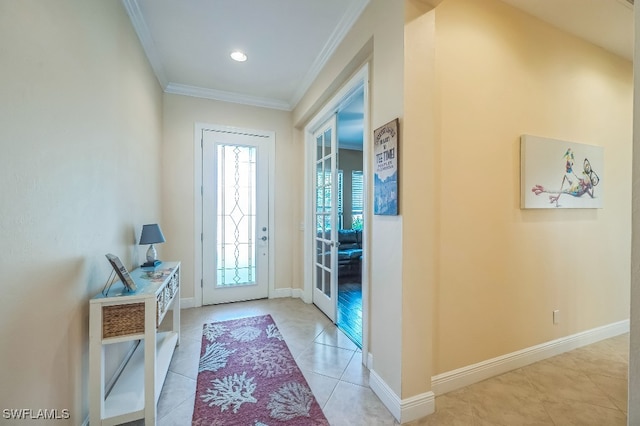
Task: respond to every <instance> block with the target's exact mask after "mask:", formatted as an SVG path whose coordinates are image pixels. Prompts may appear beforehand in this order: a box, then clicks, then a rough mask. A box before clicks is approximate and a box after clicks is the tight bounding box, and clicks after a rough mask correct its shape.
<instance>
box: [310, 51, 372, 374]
mask: <svg viewBox="0 0 640 426" xmlns="http://www.w3.org/2000/svg"><path fill="white" fill-rule="evenodd" d="M360 87H363V88H364V121H363V130H364V131H363V141H362V149H363V151H362V160H363V161H362V175H363V181H364V187H365V188H366V191H365V192H364V194H363V195H364V218H365V220H364V232H363V233H362V357H363V363H365V364H367V359H366V357H367V354H368V353H369V337H368V336H369V333H368V330H369V253H370V251H369V235H370V232H371V220H372V217H371V209H370V207H369V204H370V201H369V200H370V192H371V188H370V180H369V170H370V164H369V163H370V158H371V152H370V151H371V148H370V146H369V145H370V144H369V138H370V133H371V132H370V124H369V123H370V119H369V115H370V111H369V64H368V63H367V64H365V65H364V66H363V67H362V68H360V70H359V71H358V72H357V73H356V74H355V75H354V76H353V77H352V78H351V79H350V80H349V81H348V82H347V83H346V84H345V85H344V86H343V87H342V89H340V90H339V91H338V92H337V93H336V94H335V95H334V96H333V97H332V98H331V99H330V100H329V102H327V104H326V105H325V106H324V108H322V109H321V110H320V111H319V112H318V113H317V114H316V115H315V116H314V117H313V118H312V119H311V121H309V123H308V124H307V125H306V126H305V128H304V135H305V143H304V158H305V167H304V182H305V187H304V188H305V189H304V290H303V295H302V297H303V300H304V301H305V302H306V303H312V302H313V274H314V273H315V272H314V270H313V267H314V266H315V249H314V248H315V228H314V213H315V212H314V211H313V208H312V207H313V205H314V200H313V197H314V196H315V191H314V190H313V184H314V179H315V173H314V170H315V157H316V150H315V146H316V141H315V139H314V137H313V134H314V132H315V131H316V130H317V129H318V128H319V127H320V126H321V125H322V124H324V123H325V122H326V121H327V120H328V119H329V117H330V116H331V115H332V114H335V113H336V112H338V110H340V108H341V107H342V106H343V105H346V104H347V103H348V102H349V101H350V100H351V97H352V96H353V94H354V93H355V92H356V91H357V90H358V89H359V88H360ZM336 296H337V295H336Z"/></svg>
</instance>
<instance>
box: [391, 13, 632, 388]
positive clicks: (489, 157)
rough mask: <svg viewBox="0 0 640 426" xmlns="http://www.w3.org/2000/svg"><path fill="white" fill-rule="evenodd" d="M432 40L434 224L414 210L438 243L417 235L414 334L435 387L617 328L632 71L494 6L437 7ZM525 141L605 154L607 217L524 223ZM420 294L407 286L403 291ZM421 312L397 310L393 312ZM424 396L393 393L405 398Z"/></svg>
mask: <svg viewBox="0 0 640 426" xmlns="http://www.w3.org/2000/svg"><path fill="white" fill-rule="evenodd" d="M425 25H430V24H428V23H425ZM435 26H436V33H435V34H436V35H435V65H434V68H432V69H434V70H435V73H436V74H435V87H436V93H435V94H434V99H435V101H436V102H437V108H436V111H435V113H434V115H433V116H434V117H435V119H436V127H435V129H434V131H435V139H434V146H432V147H426V148H424V152H425V153H426V154H431V155H434V156H435V164H436V166H435V167H434V170H435V173H436V177H435V179H436V184H437V188H435V195H434V196H435V197H436V198H435V200H434V204H435V206H436V208H437V210H436V211H435V213H434V212H433V211H432V203H430V202H428V203H425V204H424V205H423V206H420V205H419V204H415V207H416V208H417V209H419V210H418V211H421V210H423V213H424V217H426V218H429V220H430V221H431V224H430V225H431V226H429V225H428V226H427V227H428V228H429V229H431V230H434V231H435V232H434V234H433V236H432V235H430V234H428V233H426V230H423V231H422V232H424V235H422V237H424V239H425V240H427V241H431V240H432V239H435V241H436V253H435V256H434V258H435V260H436V262H437V263H436V265H434V269H433V273H434V274H435V277H434V283H435V285H434V288H433V291H434V295H433V297H434V301H435V310H434V312H433V314H434V315H435V319H434V327H433V331H432V330H431V328H430V321H431V319H430V318H427V317H426V316H425V317H423V321H424V323H423V324H424V327H422V333H423V335H424V338H425V339H429V338H430V336H432V338H433V351H434V352H433V374H439V373H443V372H447V371H451V370H453V369H456V368H459V367H463V366H467V365H470V364H473V363H476V362H480V361H483V360H487V359H490V358H493V357H496V356H499V355H502V354H506V353H510V352H513V351H516V350H519V349H523V348H526V347H530V346H533V345H536V344H539V343H543V342H547V341H550V340H553V339H556V338H560V337H563V336H568V335H571V334H574V333H577V332H580V331H583V330H588V329H592V328H595V327H598V326H602V325H606V324H610V323H613V322H617V321H621V320H624V319H627V318H628V317H629V283H630V277H629V271H630V234H629V229H630V225H631V197H630V195H631V179H630V178H631V151H632V150H631V130H632V90H633V85H632V64H631V63H630V62H628V61H626V60H624V59H621V58H619V57H617V56H614V55H612V54H609V53H607V52H605V51H603V50H602V49H600V48H597V47H594V46H592V45H590V44H588V43H586V42H584V41H581V40H579V39H577V38H575V37H573V36H570V35H567V34H565V33H563V32H561V31H559V30H557V29H555V28H553V27H551V26H549V25H547V24H544V23H542V22H541V21H538V20H536V19H534V18H532V17H530V16H529V15H526V14H524V13H522V12H520V11H518V10H516V9H513V8H511V7H510V6H507V5H505V4H504V3H502V2H499V1H495V0H485V1H482V2H478V1H474V0H445V1H444V2H443V3H442V4H440V5H439V6H438V7H437V8H436V9H435ZM427 31H428V30H427ZM416 34H417V33H416ZM425 54H426V55H429V54H430V53H425ZM428 62H429V61H428V60H426V63H422V64H418V65H417V66H427V67H428V66H429V64H428ZM408 63H409V62H408ZM413 108H426V110H427V111H428V108H429V106H428V105H426V106H425V105H421V104H420V103H419V102H418V101H417V100H416V106H406V116H407V121H408V120H409V118H408V117H410V116H411V117H413V116H414V115H413V114H414V113H415V111H413ZM407 126H409V124H407ZM524 133H527V134H533V135H539V136H546V137H552V138H556V139H564V140H568V141H574V142H582V143H588V144H592V145H599V146H603V147H604V150H605V170H604V171H603V173H602V178H603V179H602V183H601V185H603V190H605V191H606V199H605V207H604V208H603V209H600V210H521V209H520V207H519V199H520V198H519V197H520V187H519V185H520V184H519V173H520V167H519V161H520V152H519V137H520V135H522V134H524ZM427 140H428V139H427ZM413 143H419V141H418V140H416V141H409V140H406V139H405V141H404V145H405V150H409V149H410V148H409V147H407V145H409V144H413ZM407 155H408V154H407ZM403 158H404V157H403ZM426 161H427V162H430V161H431V160H430V159H429V158H426ZM437 164H440V166H439V167H438V166H437ZM412 177H413V178H414V179H416V180H417V181H418V182H420V181H422V180H425V181H426V182H427V183H429V180H430V179H431V175H430V174H426V175H423V174H416V175H414V176H412ZM404 179H405V182H406V179H407V177H404ZM403 189H404V193H403V196H404V197H405V199H407V198H413V197H420V196H422V195H423V189H422V187H421V185H415V186H413V187H411V188H408V187H407V186H406V185H405V186H403ZM414 221H419V215H418V214H416V215H414V216H413V220H411V221H410V219H409V218H408V217H407V216H405V223H404V226H405V227H407V228H413V227H414V225H416V224H417V222H416V223H414ZM408 235H409V233H407V234H405V239H406V238H407V237H408ZM416 237H418V236H416ZM417 244H418V240H415V241H413V242H412V241H406V240H405V247H408V246H414V247H415V246H416V245H417ZM404 253H405V262H411V256H421V254H420V253H419V252H415V251H409V250H404ZM405 272H407V271H405ZM419 285H420V278H418V275H411V276H407V275H405V280H404V283H403V288H404V289H405V290H407V289H409V290H410V289H414V288H418V286H419ZM427 303H429V302H427ZM419 304H420V302H419V301H417V298H413V299H409V298H405V304H404V306H403V309H404V310H405V312H407V311H409V312H411V311H412V310H418V309H419V306H418V305H419ZM554 309H559V310H560V313H561V322H560V324H558V325H553V323H552V311H553V310H554ZM403 318H408V316H407V314H404V315H403ZM405 323H406V321H405ZM405 327H409V331H411V330H412V329H413V327H420V325H415V326H413V325H409V324H407V325H406V326H405ZM407 333H408V332H407V331H405V335H406V334H407ZM412 334H413V335H416V334H418V332H416V331H414V332H413V333H412ZM417 350H418V351H420V350H422V349H417ZM425 350H426V349H425ZM403 370H404V367H403ZM405 377H406V379H407V380H409V381H411V380H412V377H414V376H411V375H407V376H405ZM421 379H422V378H421ZM421 386H422V387H423V385H420V384H412V383H403V389H405V388H406V389H411V391H409V392H408V394H409V395H410V394H412V393H414V392H415V390H416V389H420V388H421ZM403 396H405V395H403Z"/></svg>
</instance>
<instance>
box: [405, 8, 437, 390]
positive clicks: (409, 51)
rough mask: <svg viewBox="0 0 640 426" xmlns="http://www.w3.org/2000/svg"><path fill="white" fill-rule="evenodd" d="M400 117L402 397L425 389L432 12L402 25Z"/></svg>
mask: <svg viewBox="0 0 640 426" xmlns="http://www.w3.org/2000/svg"><path fill="white" fill-rule="evenodd" d="M404 52H405V54H404V61H405V74H404V78H405V87H404V95H405V103H404V105H405V121H404V127H403V132H402V133H401V139H402V141H401V144H400V146H399V154H400V170H401V173H402V174H401V178H400V208H401V210H402V212H403V218H404V224H405V226H404V228H403V231H404V233H403V239H402V243H403V253H404V256H403V258H402V268H403V269H402V274H403V275H402V276H403V280H402V323H403V327H402V344H403V347H402V397H403V398H407V397H411V396H414V395H419V394H421V393H424V392H427V391H428V390H430V387H431V386H430V384H431V376H432V375H433V369H432V367H433V353H432V343H433V332H432V330H433V319H434V316H435V315H434V313H435V309H436V305H435V303H434V288H435V286H436V277H437V268H438V266H439V263H438V262H439V258H438V251H437V243H438V233H439V220H438V205H439V204H438V198H439V187H438V185H439V182H438V181H437V180H436V179H437V177H438V176H439V174H440V169H441V164H440V162H439V161H438V155H439V149H438V144H437V128H436V117H437V113H436V110H435V107H436V104H437V99H436V91H435V63H434V61H435V11H431V12H428V13H426V14H424V15H422V16H421V17H420V18H413V19H412V20H411V22H408V23H407V24H406V26H405V42H404Z"/></svg>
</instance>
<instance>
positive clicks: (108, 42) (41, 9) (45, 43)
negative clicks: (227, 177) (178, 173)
mask: <svg viewBox="0 0 640 426" xmlns="http://www.w3.org/2000/svg"><path fill="white" fill-rule="evenodd" d="M0 52H2V54H1V55H2V66H1V67H0V81H2V83H1V85H0V116H1V117H2V125H1V126H0V152H1V154H0V182H2V189H1V192H2V197H1V199H2V202H0V252H1V253H2V254H1V255H0V270H2V279H1V283H2V291H3V293H2V297H1V298H0V341H1V342H2V350H0V383H2V385H1V386H0V408H1V409H5V408H15V409H21V408H31V409H35V410H37V409H40V408H49V409H53V408H57V409H59V410H62V409H68V410H70V414H71V419H70V420H69V421H59V422H58V423H59V424H69V425H78V424H81V423H82V422H83V421H84V419H85V417H86V416H87V415H88V401H87V394H88V363H89V359H88V353H89V351H88V336H89V331H88V324H89V317H88V314H89V303H88V302H89V298H90V297H92V296H94V295H95V294H97V293H99V292H100V290H101V289H102V286H103V285H104V283H105V282H106V280H107V277H108V276H109V273H110V267H109V264H108V262H107V260H106V259H105V257H104V255H105V254H106V253H109V252H111V253H115V254H117V255H118V256H120V257H121V258H122V260H123V262H124V264H125V265H126V266H128V267H132V266H133V265H137V264H138V263H139V261H140V259H143V258H144V249H145V248H144V247H143V248H140V247H139V246H137V245H136V241H137V238H138V237H139V233H140V230H141V229H142V225H143V224H144V223H147V222H155V221H158V220H159V219H160V185H159V171H160V168H159V165H160V149H159V148H160V140H161V136H160V135H161V119H162V109H161V100H162V98H161V90H160V87H159V85H158V83H157V80H156V79H155V77H154V76H153V73H152V72H151V69H150V67H149V66H148V63H147V60H146V58H145V56H144V53H143V51H142V48H141V47H140V44H139V42H138V39H137V37H136V35H135V33H134V31H133V29H132V28H131V24H130V22H129V18H128V17H127V14H126V12H125V11H124V9H123V7H122V5H121V3H120V2H110V1H108V2H102V1H100V2H96V1H93V2H87V1H82V0H60V1H56V2H47V1H31V0H15V1H12V0H7V1H2V2H0ZM111 349H112V351H111V355H114V357H115V358H117V356H118V355H119V354H118V350H117V349H116V348H111ZM114 357H112V358H110V359H111V362H108V363H107V370H113V368H114V366H113V359H114ZM35 423H42V422H41V421H40V422H37V421H36V422H35ZM20 424H30V422H28V421H21V422H20Z"/></svg>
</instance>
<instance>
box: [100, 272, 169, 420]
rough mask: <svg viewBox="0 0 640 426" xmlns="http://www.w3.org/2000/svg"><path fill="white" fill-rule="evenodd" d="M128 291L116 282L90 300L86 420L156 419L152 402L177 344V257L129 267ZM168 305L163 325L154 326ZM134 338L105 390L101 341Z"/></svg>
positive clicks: (154, 400) (161, 318)
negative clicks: (132, 348)
mask: <svg viewBox="0 0 640 426" xmlns="http://www.w3.org/2000/svg"><path fill="white" fill-rule="evenodd" d="M130 275H131V278H133V280H134V282H135V284H136V287H137V288H136V290H135V291H134V292H129V291H127V290H126V289H125V288H124V286H123V285H122V283H121V282H119V281H118V282H116V283H114V284H113V285H112V286H111V289H110V290H109V292H108V293H107V295H106V296H105V295H103V294H99V295H97V296H95V297H94V298H93V299H91V300H90V308H89V309H90V310H89V369H90V370H89V410H90V425H91V426H98V425H118V424H121V423H125V422H130V421H133V420H138V419H145V424H147V425H154V424H155V423H156V414H157V411H156V410H157V403H158V398H159V397H160V391H161V390H162V385H163V384H164V379H165V377H166V375H167V371H168V369H169V363H170V362H171V357H172V356H173V351H174V350H175V347H176V345H178V344H180V262H162V263H161V264H160V265H158V266H157V267H155V268H138V269H136V270H134V271H132V272H131V273H130ZM169 310H171V311H172V316H173V321H172V323H171V325H170V327H163V328H169V331H166V332H160V331H158V327H159V326H160V324H161V323H162V320H163V318H164V317H165V314H166V313H167V312H168V311H169ZM134 340H140V343H139V344H138V347H137V349H136V350H135V352H134V353H133V355H132V356H131V358H130V359H129V360H128V362H127V364H126V366H125V367H124V369H123V370H122V372H121V373H120V375H119V377H118V379H117V381H116V382H115V384H114V385H113V387H112V388H111V389H110V390H108V391H109V393H108V394H106V392H105V391H107V390H105V377H104V365H105V363H104V354H105V350H104V349H105V345H108V344H112V343H121V342H127V341H134Z"/></svg>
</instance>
